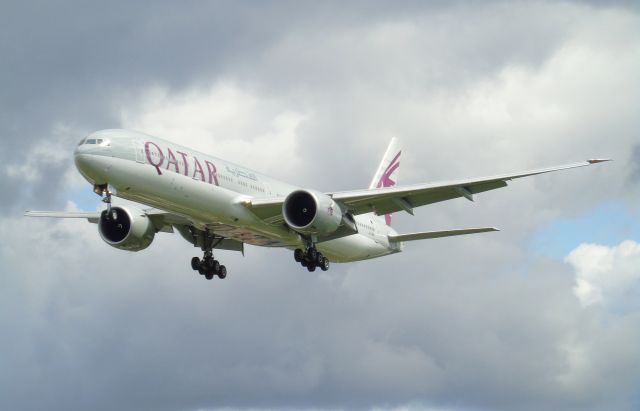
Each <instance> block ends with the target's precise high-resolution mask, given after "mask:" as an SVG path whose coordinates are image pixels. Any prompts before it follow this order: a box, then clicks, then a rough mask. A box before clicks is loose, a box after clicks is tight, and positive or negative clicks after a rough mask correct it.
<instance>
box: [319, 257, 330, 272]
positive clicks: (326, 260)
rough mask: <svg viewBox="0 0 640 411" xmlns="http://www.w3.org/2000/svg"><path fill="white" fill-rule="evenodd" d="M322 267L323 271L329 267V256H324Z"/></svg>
mask: <svg viewBox="0 0 640 411" xmlns="http://www.w3.org/2000/svg"><path fill="white" fill-rule="evenodd" d="M320 269H321V270H322V271H327V270H328V269H329V259H328V258H327V257H323V258H322V263H320Z"/></svg>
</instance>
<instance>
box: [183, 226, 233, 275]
mask: <svg viewBox="0 0 640 411" xmlns="http://www.w3.org/2000/svg"><path fill="white" fill-rule="evenodd" d="M202 234H203V239H202V245H201V248H202V251H204V256H203V257H202V259H200V258H198V257H193V258H192V259H191V268H192V269H193V270H194V271H197V272H199V273H200V275H204V278H206V279H207V280H211V279H213V277H214V276H216V275H217V276H218V278H220V279H223V278H226V277H227V267H225V266H224V265H220V262H219V261H218V260H216V259H214V258H213V251H212V250H213V248H214V247H215V246H216V245H217V243H215V244H214V241H215V240H216V238H215V237H214V236H212V235H211V234H210V233H209V231H206V232H204V233H202ZM219 241H220V240H219Z"/></svg>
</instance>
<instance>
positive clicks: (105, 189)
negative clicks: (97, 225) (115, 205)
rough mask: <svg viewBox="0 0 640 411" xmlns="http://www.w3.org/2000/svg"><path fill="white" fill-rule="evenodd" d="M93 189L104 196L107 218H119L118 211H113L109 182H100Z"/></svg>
mask: <svg viewBox="0 0 640 411" xmlns="http://www.w3.org/2000/svg"><path fill="white" fill-rule="evenodd" d="M93 191H94V192H95V193H96V194H98V195H99V196H101V197H102V202H103V203H105V204H106V205H107V219H109V218H113V219H114V220H117V219H118V213H116V212H115V211H114V212H113V213H112V212H111V191H109V186H108V185H107V184H99V185H95V186H94V187H93Z"/></svg>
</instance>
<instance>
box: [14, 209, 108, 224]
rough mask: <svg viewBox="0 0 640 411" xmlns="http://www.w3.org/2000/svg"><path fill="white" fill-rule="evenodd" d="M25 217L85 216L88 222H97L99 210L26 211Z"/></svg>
mask: <svg viewBox="0 0 640 411" xmlns="http://www.w3.org/2000/svg"><path fill="white" fill-rule="evenodd" d="M24 215H25V216H27V217H50V218H86V219H87V220H88V221H89V222H90V223H94V224H97V223H98V221H99V220H100V213H99V212H97V211H96V212H76V211H26V212H25V213H24Z"/></svg>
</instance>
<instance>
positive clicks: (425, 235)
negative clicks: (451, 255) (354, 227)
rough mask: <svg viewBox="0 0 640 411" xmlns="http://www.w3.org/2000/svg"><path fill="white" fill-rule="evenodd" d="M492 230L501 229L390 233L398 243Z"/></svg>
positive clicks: (393, 240)
mask: <svg viewBox="0 0 640 411" xmlns="http://www.w3.org/2000/svg"><path fill="white" fill-rule="evenodd" d="M491 231H500V230H498V229H497V228H495V227H483V228H465V229H462V230H447V231H423V232H421V233H410V234H398V235H390V236H389V241H390V242H394V243H398V242H401V241H415V240H428V239H430V238H440V237H451V236H455V235H465V234H478V233H488V232H491Z"/></svg>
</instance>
